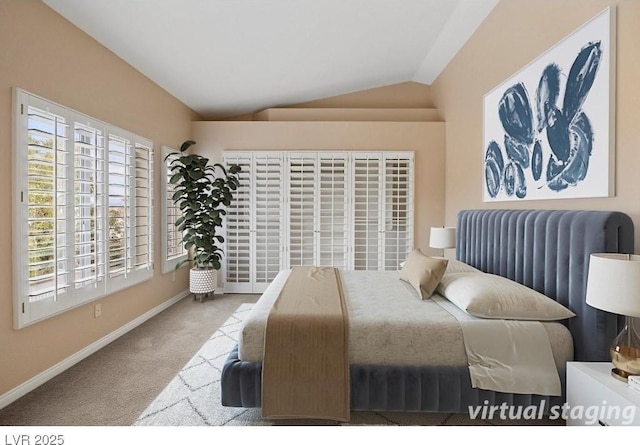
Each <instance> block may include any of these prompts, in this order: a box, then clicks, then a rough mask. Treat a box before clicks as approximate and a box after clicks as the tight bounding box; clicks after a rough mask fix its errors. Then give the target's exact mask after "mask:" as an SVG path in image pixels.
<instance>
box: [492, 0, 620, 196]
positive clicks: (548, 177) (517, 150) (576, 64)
mask: <svg viewBox="0 0 640 445" xmlns="http://www.w3.org/2000/svg"><path fill="white" fill-rule="evenodd" d="M614 36H615V9H614V7H608V8H607V9H605V10H604V11H602V12H601V13H599V14H598V15H597V16H595V17H594V18H592V19H591V20H589V21H588V22H587V23H585V24H584V25H582V26H581V27H580V28H578V29H577V30H575V31H574V32H572V33H571V34H570V35H569V36H567V37H566V38H564V39H563V40H562V41H560V42H559V43H557V44H556V45H554V46H553V47H552V48H550V49H549V50H547V51H546V52H545V53H543V54H542V55H540V56H539V57H537V58H536V59H535V60H533V61H532V62H531V63H529V64H528V65H527V66H526V67H524V68H523V69H521V70H520V71H518V72H517V73H516V74H514V75H513V76H511V77H510V78H508V79H507V80H505V81H504V82H503V83H501V84H500V85H498V86H497V87H496V88H494V89H493V90H492V91H490V92H489V93H487V94H486V95H485V96H484V99H483V158H482V166H483V174H482V181H483V184H482V187H483V201H484V202H496V201H522V200H541V199H562V198H594V197H609V196H613V195H614V193H615V190H614V188H615V187H614V184H615V181H614V173H615V150H614V140H615V126H614V110H615V38H614Z"/></svg>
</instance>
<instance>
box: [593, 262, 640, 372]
mask: <svg viewBox="0 0 640 445" xmlns="http://www.w3.org/2000/svg"><path fill="white" fill-rule="evenodd" d="M586 299H587V304H588V305H589V306H593V307H595V308H597V309H602V310H603V311H607V312H611V313H614V314H620V315H624V316H625V323H624V328H623V329H622V331H621V332H620V334H619V335H618V336H617V337H616V338H615V340H614V341H613V344H612V345H611V349H610V352H611V361H612V362H613V365H614V366H615V368H614V369H612V370H611V373H612V374H613V376H614V377H616V378H617V379H619V380H623V381H626V380H627V377H628V376H630V375H640V335H639V332H638V331H639V330H640V323H637V321H638V320H634V318H633V317H640V255H630V254H620V253H596V254H592V255H591V257H590V258H589V276H588V277H587V296H586ZM634 321H635V322H636V323H634Z"/></svg>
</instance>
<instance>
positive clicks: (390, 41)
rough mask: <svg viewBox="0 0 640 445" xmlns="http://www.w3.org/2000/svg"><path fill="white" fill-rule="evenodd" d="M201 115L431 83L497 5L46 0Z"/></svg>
mask: <svg viewBox="0 0 640 445" xmlns="http://www.w3.org/2000/svg"><path fill="white" fill-rule="evenodd" d="M43 1H44V3H46V4H47V5H48V6H49V7H51V8H52V9H53V10H55V11H56V12H58V13H59V14H60V15H62V16H64V17H65V18H66V19H67V20H69V21H70V22H72V23H73V24H75V25H76V26H77V27H79V28H80V29H82V30H83V31H84V32H86V33H87V34H89V35H90V36H92V37H93V38H94V39H96V40H97V41H98V42H100V43H101V44H102V45H104V46H105V47H107V48H109V49H110V50H111V51H113V52H114V53H115V54H116V55H118V56H119V57H120V58H122V59H123V60H125V61H126V62H128V63H129V64H130V65H132V66H133V67H134V68H136V69H137V70H138V71H140V72H141V73H143V74H144V75H145V76H147V77H148V78H150V79H151V80H153V81H154V82H156V83H157V84H158V85H160V86H161V87H162V88H164V89H165V90H167V91H168V92H169V93H171V94H172V95H173V96H175V97H176V98H178V99H179V100H180V101H182V102H183V103H185V104H186V105H188V106H189V107H191V108H192V109H193V110H195V111H197V112H198V113H199V114H201V115H202V116H203V117H204V118H207V119H215V118H222V117H229V116H237V115H241V114H246V113H251V112H255V111H258V110H262V109H265V108H269V107H274V106H284V105H290V104H296V103H301V102H307V101H311V100H315V99H321V98H325V97H331V96H336V95H339V94H345V93H350V92H354V91H360V90H364V89H368V88H375V87H380V86H384V85H391V84H396V83H401V82H407V81H415V82H421V83H425V84H431V83H432V82H433V81H434V80H435V78H436V77H437V76H438V75H439V74H440V72H441V71H442V70H443V69H444V68H445V67H446V65H447V64H448V63H449V61H450V60H451V59H452V58H453V56H454V55H455V53H456V52H457V51H458V50H459V49H460V48H461V47H462V46H463V45H464V43H465V42H466V41H467V39H468V38H469V37H470V36H471V34H473V32H474V31H475V29H476V28H477V26H478V25H479V24H480V23H481V22H482V21H483V20H484V19H485V17H486V16H487V15H488V14H489V12H490V11H491V10H492V9H493V7H494V6H495V5H496V4H497V3H498V0H90V1H88V0H43Z"/></svg>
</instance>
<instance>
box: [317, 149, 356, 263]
mask: <svg viewBox="0 0 640 445" xmlns="http://www.w3.org/2000/svg"><path fill="white" fill-rule="evenodd" d="M318 162H319V174H318V175H317V176H318V194H317V205H316V209H317V212H318V216H317V223H318V227H317V229H318V230H317V234H318V237H317V238H318V245H317V252H318V257H317V261H316V264H318V265H320V266H333V267H339V268H341V269H346V268H348V266H349V239H348V237H349V177H350V175H349V174H348V169H349V159H348V154H347V153H326V152H321V153H320V154H319V161H318Z"/></svg>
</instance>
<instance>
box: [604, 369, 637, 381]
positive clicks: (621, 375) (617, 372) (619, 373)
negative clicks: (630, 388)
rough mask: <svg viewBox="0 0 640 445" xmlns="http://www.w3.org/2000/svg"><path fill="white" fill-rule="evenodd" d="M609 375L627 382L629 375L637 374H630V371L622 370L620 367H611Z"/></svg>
mask: <svg viewBox="0 0 640 445" xmlns="http://www.w3.org/2000/svg"><path fill="white" fill-rule="evenodd" d="M611 375H612V376H614V377H615V378H616V379H618V380H620V381H621V382H625V383H627V381H628V379H629V376H630V375H638V374H631V373H630V372H627V371H624V370H622V369H618V368H613V369H612V370H611Z"/></svg>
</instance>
